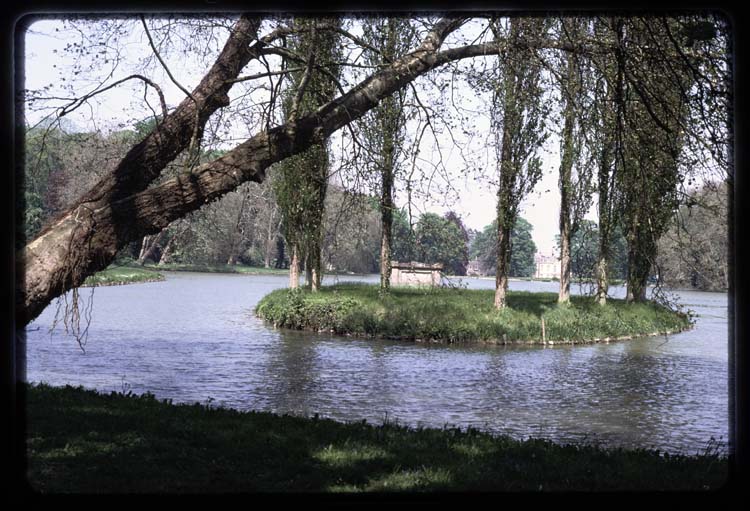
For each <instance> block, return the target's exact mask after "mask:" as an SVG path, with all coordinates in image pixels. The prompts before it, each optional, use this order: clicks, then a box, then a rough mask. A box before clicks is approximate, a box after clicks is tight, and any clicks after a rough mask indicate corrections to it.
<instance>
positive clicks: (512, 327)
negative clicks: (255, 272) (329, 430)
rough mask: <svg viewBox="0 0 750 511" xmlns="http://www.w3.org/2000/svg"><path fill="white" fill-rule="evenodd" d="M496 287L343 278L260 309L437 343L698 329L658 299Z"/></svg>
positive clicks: (584, 339)
mask: <svg viewBox="0 0 750 511" xmlns="http://www.w3.org/2000/svg"><path fill="white" fill-rule="evenodd" d="M492 294H493V291H492V290H466V289H461V290H457V289H437V288H435V289H431V290H426V289H422V290H420V289H418V288H394V289H392V291H391V293H390V294H389V295H387V297H385V298H381V297H380V296H379V294H378V287H377V286H376V285H368V284H339V285H334V286H323V288H322V289H321V291H319V292H317V293H311V292H309V291H304V290H302V291H300V292H290V291H289V290H288V289H286V288H284V289H279V290H276V291H272V292H271V293H269V294H267V295H266V296H264V297H263V298H262V299H261V300H260V301H259V302H258V304H257V306H256V307H255V310H254V314H255V315H256V316H257V317H258V318H259V319H261V320H263V321H264V322H266V323H267V324H268V325H269V326H272V327H273V328H277V329H288V330H296V331H306V332H311V333H318V334H326V335H336V336H341V337H344V338H351V337H359V338H363V339H386V340H395V341H410V342H419V343H435V344H476V345H482V344H484V345H521V346H523V345H532V346H555V345H583V344H595V343H609V342H618V341H625V340H630V339H633V338H638V337H654V336H660V335H664V336H668V335H673V334H676V333H680V332H683V331H687V330H689V329H691V328H693V326H694V323H693V321H692V320H691V317H690V316H689V315H687V314H685V313H682V312H678V311H674V310H670V309H667V308H666V307H663V306H661V305H659V304H656V303H654V302H645V303H635V304H630V303H627V302H625V301H624V300H618V299H612V300H610V301H608V303H607V304H606V305H604V306H599V305H598V304H595V303H594V301H593V298H591V297H583V296H575V297H571V302H570V305H559V304H557V303H556V295H555V294H554V293H545V292H541V293H533V292H524V291H516V292H513V291H510V292H509V293H508V306H507V307H506V308H505V309H501V310H497V309H494V307H493V305H492V303H493V302H492V299H493V298H492Z"/></svg>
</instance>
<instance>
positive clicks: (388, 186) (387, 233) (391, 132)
mask: <svg viewBox="0 0 750 511" xmlns="http://www.w3.org/2000/svg"><path fill="white" fill-rule="evenodd" d="M413 37H414V31H413V30H412V28H411V25H410V23H409V20H408V19H405V18H395V17H388V18H376V19H368V20H367V22H366V23H365V24H364V26H363V39H364V40H365V41H366V42H367V43H368V44H369V45H370V47H371V48H372V49H373V50H375V51H371V52H367V53H366V54H365V55H366V58H365V61H366V62H367V63H368V64H369V65H371V66H383V65H387V64H389V63H391V62H393V61H394V60H395V59H396V58H398V57H400V56H402V55H403V54H404V53H406V51H407V50H408V49H409V45H410V44H411V41H412V40H413ZM406 96H407V95H406V92H405V90H400V91H397V92H396V93H394V94H393V95H391V96H389V97H387V98H384V99H383V100H382V101H381V102H380V103H379V104H378V105H377V106H376V107H375V108H373V109H372V110H371V111H370V112H369V113H368V115H367V119H366V122H365V123H363V131H364V134H365V144H366V146H367V148H368V154H369V160H370V161H371V163H372V166H373V167H374V170H375V171H376V172H377V174H378V175H379V176H380V224H381V237H380V289H381V291H382V292H385V293H387V292H388V291H389V289H390V286H391V259H392V257H393V213H394V210H395V205H394V202H393V194H394V185H395V179H396V176H397V174H398V170H399V164H400V160H401V153H402V150H401V146H402V144H403V142H404V130H405V128H406V115H405V113H404V101H405V100H406Z"/></svg>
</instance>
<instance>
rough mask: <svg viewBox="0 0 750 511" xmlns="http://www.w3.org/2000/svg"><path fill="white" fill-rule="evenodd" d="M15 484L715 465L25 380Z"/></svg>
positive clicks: (490, 484) (712, 475)
mask: <svg viewBox="0 0 750 511" xmlns="http://www.w3.org/2000/svg"><path fill="white" fill-rule="evenodd" d="M23 390H24V391H25V394H26V399H25V402H26V409H27V414H26V415H27V425H26V438H27V443H26V456H27V481H28V484H29V485H30V487H31V489H32V490H34V491H38V492H45V493H47V492H49V493H61V492H64V493H80V492H84V493H110V492H118V493H143V492H148V493H157V492H190V493H205V492H254V491H271V492H287V491H310V492H382V491H385V492H394V491H471V490H475V491H560V490H582V491H588V490H615V491H617V490H640V491H645V490H697V491H701V490H710V489H717V488H720V487H721V486H722V485H723V484H725V482H726V480H727V477H728V462H727V459H726V458H725V457H723V456H720V455H718V454H717V453H716V452H715V450H713V449H711V448H710V446H707V448H706V450H705V452H703V453H701V454H691V455H670V456H667V455H664V454H660V453H658V452H656V451H652V450H623V449H609V450H608V449H603V448H599V447H594V446H579V445H558V444H554V443H552V442H549V441H546V440H538V439H537V440H535V439H529V440H524V441H518V440H513V439H511V438H508V437H503V436H493V435H489V434H486V433H482V432H479V431H476V430H472V429H470V430H459V429H455V428H447V427H446V428H443V429H425V428H419V429H412V428H407V427H403V426H399V425H393V424H382V425H370V424H366V423H363V422H357V423H348V424H347V423H341V422H335V421H332V420H329V419H323V418H302V417H290V416H278V415H273V414H270V413H261V412H238V411H234V410H229V409H222V408H209V407H207V406H204V405H200V404H195V405H173V404H169V403H168V402H165V401H159V400H157V399H156V398H154V397H153V396H152V395H149V394H146V395H144V396H135V395H123V394H120V393H112V394H99V393H96V392H93V391H87V390H83V389H81V388H73V387H64V388H56V387H50V386H47V385H33V386H28V385H27V386H25V387H24V388H23Z"/></svg>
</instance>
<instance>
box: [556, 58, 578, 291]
mask: <svg viewBox="0 0 750 511" xmlns="http://www.w3.org/2000/svg"><path fill="white" fill-rule="evenodd" d="M567 68H568V69H567V78H568V79H567V84H566V86H564V87H567V88H564V89H563V91H562V93H563V98H564V99H565V114H564V115H565V121H564V125H563V133H562V140H563V147H562V155H561V158H560V180H559V188H560V222H559V224H560V291H559V293H558V297H557V301H558V303H568V302H570V238H571V236H572V234H573V232H572V231H573V230H572V226H571V223H572V222H571V214H572V211H571V203H570V201H571V199H572V192H573V190H572V188H573V183H572V173H573V161H574V159H575V155H574V152H575V145H574V141H573V128H574V125H575V121H576V119H575V114H576V110H575V108H576V105H575V97H576V95H577V94H578V87H577V86H576V81H577V72H576V66H575V56H574V54H573V53H569V54H568V60H567Z"/></svg>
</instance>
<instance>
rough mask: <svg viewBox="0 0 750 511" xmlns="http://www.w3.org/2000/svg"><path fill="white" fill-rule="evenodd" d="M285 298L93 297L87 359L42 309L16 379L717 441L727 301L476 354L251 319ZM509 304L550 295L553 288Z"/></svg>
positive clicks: (476, 423) (184, 282) (663, 444)
mask: <svg viewBox="0 0 750 511" xmlns="http://www.w3.org/2000/svg"><path fill="white" fill-rule="evenodd" d="M346 280H353V278H351V277H347V279H346ZM364 280H367V281H370V282H376V281H377V279H376V278H375V277H368V278H366V279H364ZM465 280H466V282H468V284H469V287H471V288H481V287H491V286H492V285H493V283H492V282H491V281H481V280H477V279H465ZM286 283H287V278H286V277H276V276H245V275H201V274H180V273H169V274H168V275H167V280H166V281H165V282H160V283H154V284H153V285H149V284H142V285H138V286H120V287H107V288H97V290H96V293H95V294H94V309H93V314H94V315H93V321H92V323H91V326H90V330H89V338H88V343H87V345H86V352H85V353H83V352H82V351H81V350H80V349H79V348H78V346H77V344H76V342H75V340H74V339H73V338H72V337H70V336H68V335H66V334H65V333H64V331H63V330H62V329H61V328H59V327H58V328H57V330H56V331H55V332H54V333H53V334H51V335H50V334H49V333H47V330H48V329H49V327H50V326H51V324H52V322H53V318H54V308H53V307H49V308H48V309H47V310H45V311H44V312H43V313H42V315H41V316H40V317H39V318H37V320H36V321H35V322H34V323H33V324H32V325H30V328H29V331H28V333H27V341H28V342H27V345H28V349H27V357H26V361H27V378H28V380H30V381H45V382H48V383H50V384H52V385H64V384H72V385H83V386H86V387H90V388H96V389H100V390H103V391H107V392H108V391H111V390H116V391H121V390H132V391H133V392H136V393H142V392H146V391H149V392H152V393H154V394H155V395H156V396H157V397H158V398H160V399H172V400H173V401H174V402H189V403H193V402H201V403H211V404H212V405H220V406H230V407H233V408H237V409H240V410H265V411H273V412H276V413H293V414H300V415H307V416H309V415H312V414H314V413H319V414H320V415H321V416H323V417H331V418H334V419H338V420H344V421H358V420H361V419H366V420H368V421H370V422H374V423H380V422H382V421H383V420H384V419H385V418H386V417H387V418H388V420H389V421H397V422H399V423H402V424H409V425H412V426H417V425H421V426H430V427H442V426H444V425H446V424H449V425H456V426H460V427H463V428H465V427H468V426H473V427H478V428H481V429H484V430H488V431H492V432H495V433H502V434H511V435H513V436H515V437H518V438H526V437H529V436H542V437H545V438H550V439H553V440H558V441H592V440H595V441H601V442H602V443H605V444H612V445H623V446H634V447H656V448H660V449H668V450H672V451H679V452H689V453H694V452H697V451H699V450H702V449H704V448H705V446H706V445H707V442H708V440H709V439H710V438H711V437H715V438H717V439H718V438H719V437H723V438H724V439H726V438H727V430H728V421H727V416H728V415H727V408H728V407H727V395H728V394H727V346H728V343H727V327H726V319H725V318H726V312H725V311H726V297H725V296H724V295H720V294H715V293H690V292H680V295H681V297H682V298H681V299H682V300H683V301H684V302H685V303H686V304H690V307H691V308H695V309H696V310H697V312H698V313H699V314H700V315H699V317H698V319H697V324H696V327H695V328H694V329H693V330H691V331H688V332H685V333H681V334H678V335H673V336H669V337H668V338H667V339H666V341H665V339H664V338H661V337H655V338H644V339H635V340H633V341H627V342H620V343H611V344H597V345H586V346H559V347H554V348H540V347H503V346H474V347H472V346H444V345H430V344H417V343H405V342H393V341H383V340H379V341H372V340H364V339H354V338H334V337H332V336H328V335H316V334H305V333H299V332H281V331H277V330H273V329H272V328H269V327H268V326H267V325H265V324H264V323H263V322H262V321H261V320H259V319H258V318H256V317H255V316H254V314H252V309H253V308H254V307H255V304H256V303H257V301H258V300H259V299H260V298H261V297H262V296H264V295H265V294H267V293H268V292H270V291H271V290H273V289H277V288H280V287H284V286H286ZM511 289H522V290H529V291H551V292H554V291H555V290H556V284H555V283H533V282H512V283H511ZM615 291H617V290H616V289H615ZM85 293H86V291H84V292H83V294H84V295H85ZM37 327H39V329H38V330H35V328H37Z"/></svg>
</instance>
